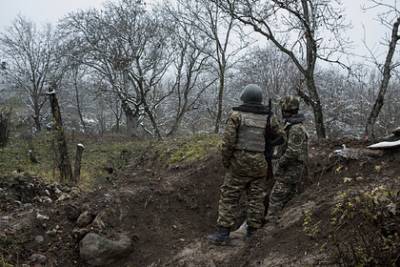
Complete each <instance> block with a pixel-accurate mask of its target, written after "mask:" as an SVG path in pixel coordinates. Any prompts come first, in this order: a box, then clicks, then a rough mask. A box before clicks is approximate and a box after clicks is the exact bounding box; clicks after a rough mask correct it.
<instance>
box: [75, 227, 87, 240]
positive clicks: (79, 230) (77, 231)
mask: <svg viewBox="0 0 400 267" xmlns="http://www.w3.org/2000/svg"><path fill="white" fill-rule="evenodd" d="M89 232H90V230H89V229H87V228H74V229H73V230H72V235H73V236H74V237H75V238H76V239H78V240H81V239H82V238H83V237H84V236H85V235H86V234H87V233H89Z"/></svg>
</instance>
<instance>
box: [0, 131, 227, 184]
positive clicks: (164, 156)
mask: <svg viewBox="0 0 400 267" xmlns="http://www.w3.org/2000/svg"><path fill="white" fill-rule="evenodd" d="M53 139H54V138H53V135H52V133H50V132H46V131H43V132H41V133H40V134H38V135H37V136H35V137H34V138H33V140H32V141H31V142H29V141H28V140H26V139H23V138H12V139H11V140H10V142H9V144H8V145H7V146H6V147H5V148H0V173H1V174H3V175H6V174H9V173H12V172H15V171H17V170H20V171H23V172H26V173H29V174H31V175H36V176H40V177H42V178H44V179H45V180H46V181H49V182H53V181H58V177H59V174H58V169H57V166H56V162H55V153H54V145H53V141H52V140H53ZM220 142H221V140H220V137H219V136H217V135H195V136H191V137H187V138H170V139H166V140H164V141H156V140H147V141H137V140H133V139H129V138H127V137H121V136H119V137H115V136H114V137H113V136H109V137H104V138H95V137H87V136H69V137H68V152H69V155H70V160H71V163H72V166H73V161H74V159H75V150H76V148H75V146H76V144H78V143H82V144H83V145H84V146H85V151H84V152H83V157H82V167H81V181H80V187H82V188H83V189H90V187H91V186H92V185H93V184H95V183H96V180H97V179H99V178H101V177H104V176H105V175H106V172H105V170H104V166H106V165H107V162H112V164H113V166H114V167H117V168H118V167H119V168H121V167H123V166H124V165H125V164H126V163H127V162H126V161H125V160H121V158H120V156H121V152H122V151H125V153H126V155H128V156H129V159H128V161H129V160H131V159H133V158H135V157H142V156H144V157H145V158H147V159H148V160H156V161H157V164H158V165H160V166H168V165H172V164H185V163H190V162H194V161H197V160H201V159H203V158H205V157H206V156H207V155H208V154H209V153H215V152H216V151H217V150H218V149H219V146H220ZM29 149H33V150H34V152H35V154H36V157H37V159H38V160H39V163H38V164H34V163H32V162H31V161H30V159H29V155H28V150H29Z"/></svg>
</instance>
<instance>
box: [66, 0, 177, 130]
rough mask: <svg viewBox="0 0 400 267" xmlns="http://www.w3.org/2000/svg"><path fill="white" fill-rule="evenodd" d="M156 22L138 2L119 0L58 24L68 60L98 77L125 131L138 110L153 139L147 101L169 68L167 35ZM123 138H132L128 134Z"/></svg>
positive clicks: (133, 122) (135, 121)
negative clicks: (116, 103) (116, 102)
mask: <svg viewBox="0 0 400 267" xmlns="http://www.w3.org/2000/svg"><path fill="white" fill-rule="evenodd" d="M159 19H160V18H159V17H158V16H157V14H150V13H148V12H147V11H146V9H145V6H144V3H143V1H129V0H120V1H119V2H117V3H111V2H109V3H108V4H107V5H106V6H105V8H104V10H103V11H102V12H100V11H97V10H90V11H86V12H84V11H81V12H77V13H75V14H71V15H70V16H69V17H68V18H66V19H65V20H64V22H63V28H64V29H66V30H65V33H66V34H67V35H69V36H70V40H71V42H72V43H75V44H76V45H75V46H76V47H78V49H77V51H76V53H75V54H73V55H72V56H74V57H75V59H76V60H78V61H81V62H82V63H83V64H86V65H87V66H90V67H92V68H93V69H95V70H96V71H98V72H99V73H100V74H101V75H102V76H104V77H106V78H107V80H108V82H109V83H110V84H111V85H112V88H113V91H114V92H115V94H116V95H117V96H118V97H119V98H120V100H121V103H122V107H123V109H124V113H125V116H126V118H127V128H128V129H133V128H134V127H135V126H136V125H137V124H138V116H139V111H140V107H143V109H142V110H143V111H144V112H145V114H146V116H147V118H148V119H149V121H150V124H151V126H152V128H153V134H154V135H155V136H157V137H158V138H161V133H160V131H159V129H158V125H157V118H155V115H154V113H153V112H152V103H149V99H148V97H150V96H151V94H150V92H152V90H154V89H155V88H157V85H158V83H159V82H160V81H161V79H162V77H163V76H164V74H165V72H166V71H167V69H168V66H169V64H170V60H169V56H168V36H169V34H168V29H167V28H166V27H163V25H162V21H160V20H159ZM127 81H128V82H129V83H127ZM129 133H130V134H133V132H132V131H131V130H129Z"/></svg>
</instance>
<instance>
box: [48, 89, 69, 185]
mask: <svg viewBox="0 0 400 267" xmlns="http://www.w3.org/2000/svg"><path fill="white" fill-rule="evenodd" d="M55 87H56V86H55V85H53V86H51V87H50V88H49V92H48V95H49V97H50V106H51V113H52V114H53V119H54V129H55V131H56V132H55V134H56V141H57V147H58V169H59V170H60V182H61V183H72V182H73V177H72V168H71V162H70V160H69V156H68V148H67V141H66V139H65V134H64V127H63V123H62V118H61V112H60V106H59V105H58V100H57V97H56V92H55Z"/></svg>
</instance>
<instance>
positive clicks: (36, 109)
mask: <svg viewBox="0 0 400 267" xmlns="http://www.w3.org/2000/svg"><path fill="white" fill-rule="evenodd" d="M32 117H33V123H34V126H35V129H36V131H37V132H40V131H41V130H42V126H41V125H40V108H39V103H37V101H34V106H33V116H32Z"/></svg>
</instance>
